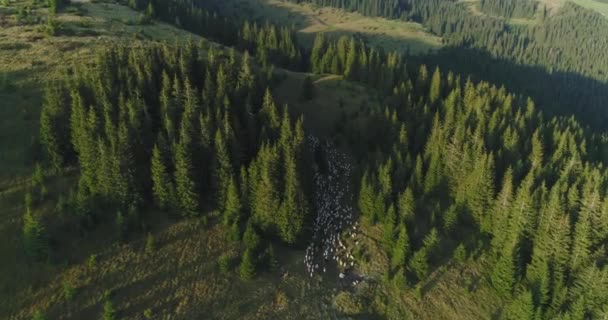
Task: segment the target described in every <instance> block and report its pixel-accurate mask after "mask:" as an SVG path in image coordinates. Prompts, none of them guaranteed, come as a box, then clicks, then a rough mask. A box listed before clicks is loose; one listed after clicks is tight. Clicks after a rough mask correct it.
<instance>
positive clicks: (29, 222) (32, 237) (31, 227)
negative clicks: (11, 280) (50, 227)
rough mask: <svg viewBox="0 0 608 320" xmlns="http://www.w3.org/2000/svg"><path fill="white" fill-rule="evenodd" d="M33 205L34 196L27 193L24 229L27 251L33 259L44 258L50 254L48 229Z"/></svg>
mask: <svg viewBox="0 0 608 320" xmlns="http://www.w3.org/2000/svg"><path fill="white" fill-rule="evenodd" d="M31 206H32V196H31V194H30V193H27V194H26V195H25V214H24V216H23V229H22V231H23V242H24V246H25V253H26V254H27V255H28V256H29V257H30V258H32V259H36V260H43V259H46V258H47V257H48V255H49V247H48V242H47V235H46V230H45V228H44V225H43V224H42V222H41V221H40V219H39V218H38V217H36V216H35V215H34V213H33V212H32V208H31Z"/></svg>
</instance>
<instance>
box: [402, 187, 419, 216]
mask: <svg viewBox="0 0 608 320" xmlns="http://www.w3.org/2000/svg"><path fill="white" fill-rule="evenodd" d="M414 206H415V202H414V193H413V192H412V189H410V188H407V189H405V191H403V192H402V193H401V194H400V195H399V199H398V208H399V219H400V221H408V220H410V219H412V218H413V217H414Z"/></svg>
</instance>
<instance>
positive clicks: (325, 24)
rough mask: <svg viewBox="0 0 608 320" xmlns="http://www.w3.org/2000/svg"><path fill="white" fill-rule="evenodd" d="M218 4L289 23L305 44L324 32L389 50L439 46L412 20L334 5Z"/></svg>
mask: <svg viewBox="0 0 608 320" xmlns="http://www.w3.org/2000/svg"><path fill="white" fill-rule="evenodd" d="M219 6H221V8H222V10H226V11H227V12H229V13H232V14H235V15H239V14H242V13H243V12H247V15H248V16H251V17H252V18H254V19H258V20H261V21H265V20H270V21H273V22H275V23H280V24H285V25H292V26H294V28H295V29H296V30H297V31H298V33H299V35H300V36H301V38H302V40H303V41H304V43H308V44H312V39H313V38H314V34H315V33H318V32H324V33H328V34H332V35H335V36H340V35H353V34H357V35H360V36H362V37H364V39H366V40H367V41H368V42H369V43H370V44H372V45H378V46H381V47H383V48H385V49H386V50H390V51H392V50H397V51H406V50H410V52H411V53H414V54H420V53H426V52H428V51H429V50H433V49H437V48H440V47H441V38H439V37H437V36H434V35H432V34H430V33H429V32H427V31H426V30H425V29H424V28H423V27H422V26H421V25H420V24H418V23H413V22H404V21H396V20H388V19H381V18H372V17H365V16H363V15H360V14H358V13H354V12H353V13H351V12H346V11H344V10H339V9H335V8H327V7H317V6H315V5H311V4H308V3H303V4H294V3H291V2H284V1H278V0H227V1H221V2H220V4H219Z"/></svg>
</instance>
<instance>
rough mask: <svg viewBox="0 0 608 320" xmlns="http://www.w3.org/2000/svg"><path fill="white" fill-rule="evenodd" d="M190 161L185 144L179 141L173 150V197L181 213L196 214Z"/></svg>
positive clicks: (194, 185) (196, 197)
mask: <svg viewBox="0 0 608 320" xmlns="http://www.w3.org/2000/svg"><path fill="white" fill-rule="evenodd" d="M192 172H193V168H192V163H191V158H190V155H189V154H188V151H187V150H186V148H185V146H184V145H183V144H182V143H180V144H178V145H177V147H176V150H175V197H176V200H177V202H178V204H179V207H180V209H181V211H182V215H184V216H188V217H192V216H196V215H198V206H199V204H198V195H197V193H196V184H195V183H194V180H193V179H192Z"/></svg>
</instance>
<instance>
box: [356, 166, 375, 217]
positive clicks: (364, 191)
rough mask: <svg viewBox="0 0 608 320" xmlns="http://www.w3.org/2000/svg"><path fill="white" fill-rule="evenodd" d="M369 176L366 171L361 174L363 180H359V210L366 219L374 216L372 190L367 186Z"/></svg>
mask: <svg viewBox="0 0 608 320" xmlns="http://www.w3.org/2000/svg"><path fill="white" fill-rule="evenodd" d="M368 179H369V176H368V172H367V170H366V171H365V173H364V174H363V178H361V187H360V190H359V201H358V204H359V210H360V211H361V214H362V215H363V216H366V217H370V218H371V217H372V216H374V215H375V206H374V198H375V195H374V190H373V189H372V187H371V186H370V185H369V182H368Z"/></svg>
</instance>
